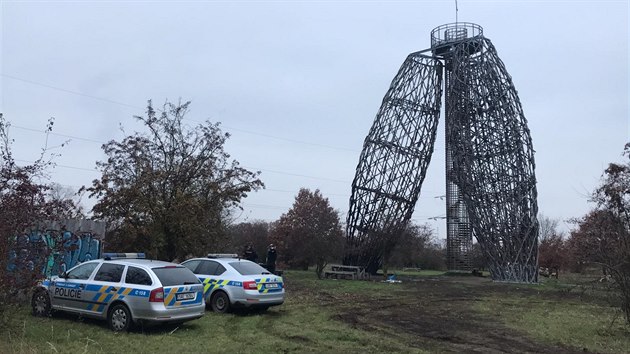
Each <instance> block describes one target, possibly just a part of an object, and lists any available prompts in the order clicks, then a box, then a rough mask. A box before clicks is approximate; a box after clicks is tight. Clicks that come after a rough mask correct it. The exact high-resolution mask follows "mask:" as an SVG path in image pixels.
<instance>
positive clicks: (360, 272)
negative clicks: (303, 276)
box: [324, 264, 370, 280]
mask: <svg viewBox="0 0 630 354" xmlns="http://www.w3.org/2000/svg"><path fill="white" fill-rule="evenodd" d="M324 277H325V278H334V279H352V280H354V279H369V278H370V275H369V274H366V272H365V268H363V267H357V266H348V265H341V264H329V265H328V266H327V267H326V269H325V270H324Z"/></svg>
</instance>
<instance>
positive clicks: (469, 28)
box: [431, 22, 483, 58]
mask: <svg viewBox="0 0 630 354" xmlns="http://www.w3.org/2000/svg"><path fill="white" fill-rule="evenodd" d="M481 38H483V28H482V27H481V26H479V25H477V24H474V23H469V22H457V23H448V24H445V25H441V26H438V27H436V28H434V29H433V30H432V31H431V51H432V52H433V55H434V56H436V57H443V58H448V57H449V56H450V55H451V53H452V51H453V48H454V46H456V45H458V44H460V43H465V46H466V48H467V52H468V54H469V55H472V54H474V53H477V52H479V51H480V50H481V48H482V43H481V40H480V39H481Z"/></svg>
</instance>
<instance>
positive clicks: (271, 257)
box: [267, 243, 278, 273]
mask: <svg viewBox="0 0 630 354" xmlns="http://www.w3.org/2000/svg"><path fill="white" fill-rule="evenodd" d="M276 258H278V254H277V252H276V246H274V245H273V243H272V244H270V245H269V247H267V270H268V271H270V272H271V273H275V272H276Z"/></svg>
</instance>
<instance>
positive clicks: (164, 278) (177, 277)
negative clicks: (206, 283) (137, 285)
mask: <svg viewBox="0 0 630 354" xmlns="http://www.w3.org/2000/svg"><path fill="white" fill-rule="evenodd" d="M153 273H155V275H157V277H158V279H160V283H162V286H173V285H186V284H199V279H197V277H196V276H195V275H194V274H193V272H191V271H190V269H188V268H186V267H173V266H169V267H160V268H153Z"/></svg>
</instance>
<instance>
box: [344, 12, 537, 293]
mask: <svg viewBox="0 0 630 354" xmlns="http://www.w3.org/2000/svg"><path fill="white" fill-rule="evenodd" d="M443 92H444V117H445V118H444V126H445V136H446V154H445V156H446V225H447V265H448V268H449V270H460V271H467V270H470V268H471V259H470V251H471V249H472V240H473V237H475V238H476V239H477V241H478V243H479V244H480V246H481V249H482V250H483V252H484V253H485V255H486V258H487V259H488V260H489V265H488V266H489V268H490V273H491V276H492V278H493V279H494V280H497V281H514V282H537V281H538V269H537V268H538V266H537V262H538V221H537V217H536V215H537V213H538V207H537V202H536V198H537V192H536V178H535V174H534V166H535V163H534V150H533V148H532V142H531V136H530V132H529V129H528V128H527V120H526V119H525V115H524V114H523V109H522V107H521V103H520V101H519V99H518V95H517V92H516V89H515V87H514V85H513V83H512V79H511V77H510V75H509V74H508V72H507V70H506V69H505V66H504V64H503V62H502V61H501V59H500V58H499V57H498V55H497V51H496V49H495V48H494V46H493V45H492V43H491V41H490V40H489V39H488V38H485V37H484V35H483V29H482V28H481V26H478V25H476V24H472V23H462V22H458V23H453V24H446V25H442V26H439V27H437V28H435V29H434V30H433V31H432V32H431V48H429V49H425V50H422V51H419V52H415V53H411V54H409V55H408V56H407V59H406V60H405V62H404V63H403V64H402V66H401V68H400V70H399V71H398V73H397V74H396V76H395V77H394V79H393V80H392V83H391V85H390V88H389V90H388V91H387V93H386V94H385V97H384V98H383V102H382V104H381V107H380V109H379V111H378V113H377V115H376V118H375V120H374V123H373V125H372V127H371V129H370V131H369V133H368V135H367V137H366V139H365V142H364V144H363V150H362V152H361V156H360V158H359V163H358V165H357V169H356V174H355V177H354V180H353V182H352V194H351V197H350V207H349V211H348V217H347V221H346V249H345V255H344V263H346V264H353V265H361V266H365V267H366V268H367V270H368V271H370V272H372V273H375V272H376V270H377V269H379V268H380V266H381V265H382V264H383V261H384V257H385V258H386V257H387V256H388V255H389V253H390V252H391V250H392V249H393V247H394V246H395V245H396V243H397V241H398V238H399V237H400V235H401V234H402V233H403V232H404V230H405V228H406V227H407V225H408V223H409V221H410V219H411V215H412V214H413V210H414V207H415V204H416V202H417V200H418V197H419V195H420V190H421V186H422V182H423V180H424V177H425V175H426V171H427V168H428V165H429V162H430V160H431V155H432V153H433V147H434V143H435V138H436V133H437V128H438V120H439V117H440V112H441V104H442V93H443ZM385 261H387V260H386V259H385Z"/></svg>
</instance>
